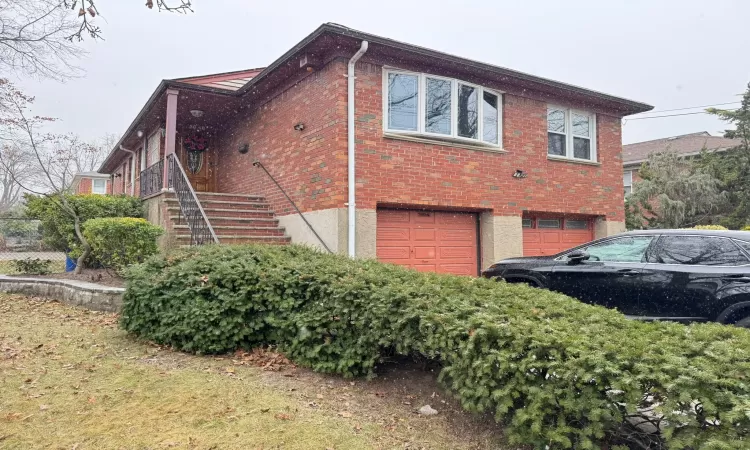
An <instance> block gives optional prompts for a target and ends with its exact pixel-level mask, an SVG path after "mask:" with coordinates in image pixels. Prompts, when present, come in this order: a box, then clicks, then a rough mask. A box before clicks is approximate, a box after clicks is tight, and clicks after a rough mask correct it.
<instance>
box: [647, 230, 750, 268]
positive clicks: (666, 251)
mask: <svg viewBox="0 0 750 450" xmlns="http://www.w3.org/2000/svg"><path fill="white" fill-rule="evenodd" d="M659 244H660V245H659V250H658V252H657V254H656V260H657V262H659V263H662V264H690V265H703V266H739V265H743V264H750V261H748V259H747V257H746V256H745V255H744V254H743V253H742V252H741V251H740V249H739V248H738V247H737V246H736V245H735V244H734V243H733V242H732V241H731V240H730V239H726V238H720V237H712V236H664V237H662V240H661V241H660V243H659Z"/></svg>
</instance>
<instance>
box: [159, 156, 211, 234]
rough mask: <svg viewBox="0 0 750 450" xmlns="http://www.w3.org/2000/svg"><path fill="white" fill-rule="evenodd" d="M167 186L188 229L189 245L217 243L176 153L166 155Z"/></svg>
mask: <svg viewBox="0 0 750 450" xmlns="http://www.w3.org/2000/svg"><path fill="white" fill-rule="evenodd" d="M167 164H168V166H167V169H168V171H167V186H168V187H169V188H170V189H172V190H174V193H175V196H176V197H177V202H178V203H179V204H180V211H181V212H182V215H183V217H185V222H187V226H188V228H189V229H190V245H203V244H218V243H219V238H218V237H217V236H216V233H215V232H214V228H213V227H212V226H211V222H209V220H208V217H207V216H206V212H205V211H204V210H203V206H201V202H200V200H198V196H197V195H195V191H194V190H193V186H192V185H191V184H190V180H188V177H187V175H186V174H185V169H183V168H182V164H180V159H179V158H177V155H175V154H174V153H171V154H169V155H168V156H167Z"/></svg>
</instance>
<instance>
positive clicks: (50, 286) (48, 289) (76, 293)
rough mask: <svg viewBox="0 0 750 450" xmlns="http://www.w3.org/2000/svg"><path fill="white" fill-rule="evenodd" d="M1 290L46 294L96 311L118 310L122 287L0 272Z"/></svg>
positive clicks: (120, 305)
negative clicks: (10, 274) (16, 275)
mask: <svg viewBox="0 0 750 450" xmlns="http://www.w3.org/2000/svg"><path fill="white" fill-rule="evenodd" d="M0 292H7V293H11V294H24V295H31V296H38V297H47V298H52V299H55V300H58V301H60V302H62V303H65V304H67V305H73V306H82V307H84V308H88V309H92V310H95V311H106V312H119V311H120V308H121V307H122V295H123V294H124V293H125V289H124V288H119V287H111V286H104V285H101V284H96V283H89V282H86V281H76V280H61V279H55V278H34V277H15V276H8V275H0Z"/></svg>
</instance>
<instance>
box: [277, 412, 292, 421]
mask: <svg viewBox="0 0 750 450" xmlns="http://www.w3.org/2000/svg"><path fill="white" fill-rule="evenodd" d="M273 417H275V418H276V419H279V420H291V419H292V416H290V415H289V414H283V413H278V414H275V415H274V416H273Z"/></svg>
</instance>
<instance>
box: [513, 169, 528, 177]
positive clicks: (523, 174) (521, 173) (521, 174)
mask: <svg viewBox="0 0 750 450" xmlns="http://www.w3.org/2000/svg"><path fill="white" fill-rule="evenodd" d="M527 176H528V174H527V173H526V172H524V171H523V170H521V169H516V171H515V172H514V173H513V178H526V177H527Z"/></svg>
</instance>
